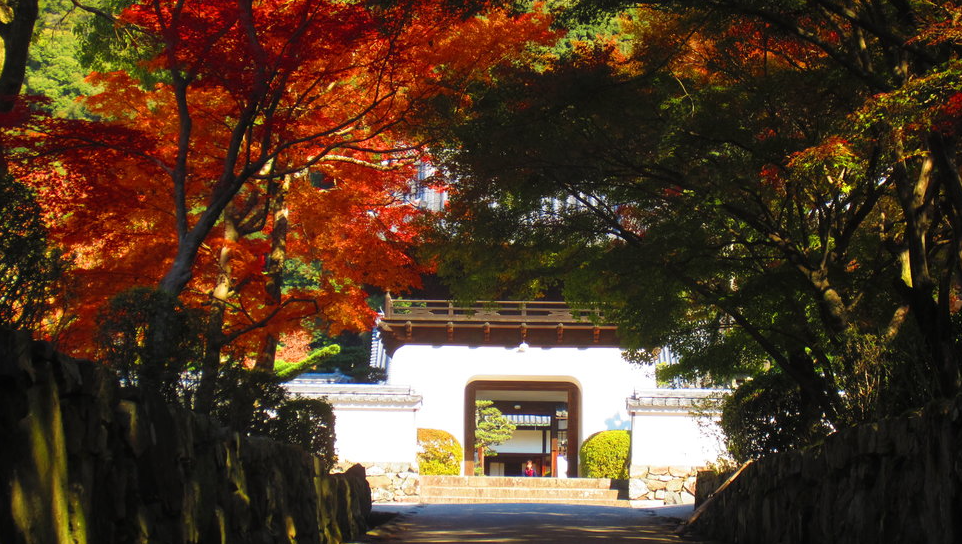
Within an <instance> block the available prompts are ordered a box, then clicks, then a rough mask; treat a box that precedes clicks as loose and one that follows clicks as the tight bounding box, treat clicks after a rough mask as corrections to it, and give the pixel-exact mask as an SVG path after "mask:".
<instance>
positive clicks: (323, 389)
mask: <svg viewBox="0 0 962 544" xmlns="http://www.w3.org/2000/svg"><path fill="white" fill-rule="evenodd" d="M285 386H286V387H287V389H288V390H289V391H290V392H291V393H293V394H295V395H298V396H301V397H308V398H324V399H326V400H327V401H328V402H330V403H331V404H332V405H333V406H334V408H335V409H338V408H341V409H344V408H347V409H350V408H355V409H364V408H367V409H376V410H397V411H405V410H406V411H416V410H418V409H419V408H420V407H421V400H422V396H421V395H419V394H417V393H415V392H414V390H413V389H412V388H410V387H405V386H397V385H383V384H343V383H329V382H326V381H324V380H317V379H311V378H296V379H294V380H291V381H290V382H288V383H287V384H285Z"/></svg>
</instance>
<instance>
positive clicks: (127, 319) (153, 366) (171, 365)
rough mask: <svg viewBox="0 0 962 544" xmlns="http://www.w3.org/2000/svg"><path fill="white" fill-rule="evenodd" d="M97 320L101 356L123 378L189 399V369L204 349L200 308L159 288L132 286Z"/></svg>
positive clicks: (126, 382) (125, 381) (176, 399)
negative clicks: (192, 307) (184, 302)
mask: <svg viewBox="0 0 962 544" xmlns="http://www.w3.org/2000/svg"><path fill="white" fill-rule="evenodd" d="M97 322H98V323H99V326H98V328H97V335H96V342H97V346H98V348H99V351H100V358H101V360H102V361H103V362H104V363H105V364H106V365H107V366H109V367H110V368H112V369H114V370H115V371H116V372H117V374H118V375H119V376H120V379H121V383H123V384H124V385H135V386H138V387H140V388H141V389H144V390H151V391H156V392H159V393H160V394H161V395H162V396H163V398H164V399H165V400H166V401H167V402H171V403H181V404H184V403H186V400H185V399H186V398H187V397H188V396H189V392H188V389H189V388H190V387H191V385H192V382H193V380H191V379H189V374H190V373H191V372H193V367H194V366H195V365H196V363H197V362H198V361H200V359H201V356H202V355H201V354H202V353H203V349H204V339H203V335H202V333H203V330H204V327H203V317H202V315H201V313H200V312H199V311H197V310H193V309H191V308H188V307H186V306H185V305H184V304H183V303H181V301H180V300H179V299H178V298H177V297H176V296H174V295H172V294H170V293H167V292H164V291H161V290H159V289H156V288H153V287H132V288H130V289H127V290H126V291H123V292H121V293H120V294H118V295H116V296H114V297H113V298H111V299H110V301H109V302H108V303H107V305H106V306H104V307H103V308H101V310H100V312H99V313H98V315H97ZM187 404H189V403H187Z"/></svg>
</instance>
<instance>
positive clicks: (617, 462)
mask: <svg viewBox="0 0 962 544" xmlns="http://www.w3.org/2000/svg"><path fill="white" fill-rule="evenodd" d="M630 446H631V435H630V434H629V433H628V431H601V432H598V433H595V434H593V435H591V436H589V437H588V439H587V440H585V441H584V443H583V444H582V445H581V456H580V458H581V473H582V474H583V475H584V476H585V477H586V478H614V479H617V480H624V479H626V478H628V450H629V448H630Z"/></svg>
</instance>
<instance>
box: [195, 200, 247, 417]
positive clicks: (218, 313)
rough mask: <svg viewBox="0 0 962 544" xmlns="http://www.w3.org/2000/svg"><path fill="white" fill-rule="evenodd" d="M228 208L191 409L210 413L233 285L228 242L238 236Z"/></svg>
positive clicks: (229, 244) (233, 240) (235, 239)
mask: <svg viewBox="0 0 962 544" xmlns="http://www.w3.org/2000/svg"><path fill="white" fill-rule="evenodd" d="M230 211H231V210H230V209H228V210H227V213H225V214H224V239H225V240H226V241H227V243H226V244H224V246H223V247H221V249H220V255H219V258H218V269H219V272H218V275H217V285H216V286H215V287H214V290H213V292H212V293H211V297H210V310H209V312H208V314H207V345H206V349H205V350H204V360H203V362H202V363H201V372H200V385H199V386H198V387H197V398H196V401H195V402H194V411H196V412H198V413H201V414H209V413H210V411H211V408H213V403H214V393H215V389H216V384H217V374H218V373H219V372H220V365H221V352H222V351H223V349H224V344H225V342H226V336H225V335H224V312H225V311H226V310H227V298H228V297H229V296H230V292H231V287H232V281H233V280H232V274H231V273H232V269H231V264H230V259H231V249H230V248H231V244H233V243H236V242H237V241H238V239H239V238H240V235H239V233H238V231H237V226H236V223H235V221H234V219H233V215H234V214H232V213H230Z"/></svg>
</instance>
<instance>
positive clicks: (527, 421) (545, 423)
mask: <svg viewBox="0 0 962 544" xmlns="http://www.w3.org/2000/svg"><path fill="white" fill-rule="evenodd" d="M504 417H506V418H508V421H510V422H511V423H513V424H514V425H515V427H550V426H551V416H538V415H533V414H504Z"/></svg>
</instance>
